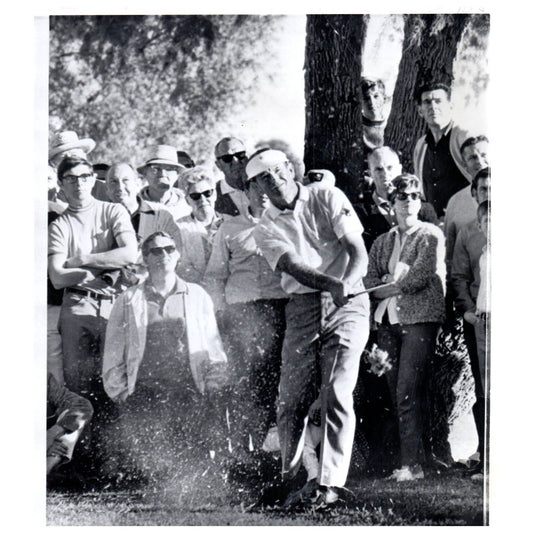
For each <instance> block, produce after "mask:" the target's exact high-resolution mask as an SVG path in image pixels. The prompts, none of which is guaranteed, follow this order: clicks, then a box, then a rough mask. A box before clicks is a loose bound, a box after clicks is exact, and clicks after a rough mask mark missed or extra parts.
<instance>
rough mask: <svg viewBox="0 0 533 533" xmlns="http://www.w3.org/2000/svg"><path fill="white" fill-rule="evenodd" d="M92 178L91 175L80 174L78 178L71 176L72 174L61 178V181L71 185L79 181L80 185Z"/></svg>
mask: <svg viewBox="0 0 533 533" xmlns="http://www.w3.org/2000/svg"><path fill="white" fill-rule="evenodd" d="M92 177H93V175H92V174H81V175H79V176H73V175H72V174H68V175H67V176H63V177H62V178H61V181H64V182H65V183H70V184H71V185H73V184H74V183H76V182H78V181H81V182H82V183H87V182H88V181H89V180H90V179H91V178H92Z"/></svg>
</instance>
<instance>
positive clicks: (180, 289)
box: [144, 276, 188, 300]
mask: <svg viewBox="0 0 533 533" xmlns="http://www.w3.org/2000/svg"><path fill="white" fill-rule="evenodd" d="M144 291H145V294H146V298H147V299H149V300H157V299H161V298H162V296H161V294H159V293H158V292H157V291H156V290H155V289H154V287H153V285H152V284H151V283H150V279H148V280H147V281H146V283H145V284H144ZM186 292H188V291H187V284H186V283H185V282H184V281H183V280H182V279H181V278H179V277H178V276H176V283H175V284H174V288H173V289H172V291H170V292H169V293H168V295H167V296H166V298H168V297H169V296H172V295H174V294H182V293H186Z"/></svg>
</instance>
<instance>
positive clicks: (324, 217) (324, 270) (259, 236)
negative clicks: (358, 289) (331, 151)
mask: <svg viewBox="0 0 533 533" xmlns="http://www.w3.org/2000/svg"><path fill="white" fill-rule="evenodd" d="M298 189H299V192H298V198H297V200H296V205H295V207H294V209H293V210H289V209H286V210H283V211H282V210H280V209H278V208H276V207H275V206H271V207H269V208H268V209H267V211H266V212H265V213H264V214H263V217H262V218H261V220H260V221H259V224H258V225H257V227H256V229H255V231H254V236H255V239H256V241H257V244H258V246H259V248H260V249H261V251H262V253H263V255H264V257H265V258H266V260H267V261H268V263H269V265H270V267H271V268H272V269H273V270H274V269H275V268H276V266H277V264H278V261H279V259H280V257H281V256H282V255H284V254H285V253H287V252H290V251H293V252H296V253H297V254H298V255H299V256H300V257H301V259H302V260H303V261H304V262H305V263H306V265H308V266H309V267H311V268H314V269H316V270H318V271H319V272H320V273H321V274H326V275H329V276H333V277H335V278H338V279H343V278H344V275H345V272H346V268H347V266H348V262H349V255H348V252H347V250H346V249H345V248H344V247H343V246H342V244H341V242H340V239H341V238H342V237H344V236H345V235H348V234H350V233H356V234H358V235H361V234H362V233H363V226H362V225H361V222H360V221H359V218H358V217H357V215H356V213H355V211H354V209H353V207H352V205H351V203H350V201H349V200H348V198H346V196H345V195H344V193H343V192H342V191H341V190H340V189H338V188H337V187H330V188H324V189H319V188H309V187H304V186H303V185H301V184H299V183H298ZM281 287H282V288H283V290H284V291H285V292H287V293H289V294H304V293H308V292H315V291H316V289H313V288H311V287H307V286H305V285H302V284H301V283H299V282H298V281H296V280H295V279H294V278H293V277H292V276H291V275H289V274H287V273H285V272H283V273H282V276H281Z"/></svg>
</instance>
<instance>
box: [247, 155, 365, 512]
mask: <svg viewBox="0 0 533 533" xmlns="http://www.w3.org/2000/svg"><path fill="white" fill-rule="evenodd" d="M246 173H247V175H248V177H249V178H254V179H255V180H256V181H257V184H258V185H259V187H260V188H261V190H262V191H263V192H264V193H265V194H266V195H267V196H268V197H269V198H270V201H271V202H272V204H273V205H272V206H271V207H270V208H269V209H267V211H266V212H265V213H264V214H263V216H262V217H261V220H260V221H259V223H258V225H257V227H256V229H255V230H254V236H255V239H256V242H257V244H258V246H259V249H260V250H261V252H262V253H263V255H264V257H265V259H266V260H267V261H268V263H269V265H270V267H271V268H272V269H273V270H275V269H277V270H278V271H280V272H281V287H282V288H283V289H284V290H285V292H287V293H288V294H289V296H290V299H289V302H288V304H287V307H286V309H285V316H286V320H287V329H286V331H285V338H284V341H283V349H282V366H281V378H280V385H279V404H278V416H277V422H278V430H279V436H280V444H281V454H282V474H283V476H284V478H285V479H287V480H289V479H292V478H293V477H294V476H295V475H296V473H297V472H298V470H299V467H300V465H301V461H302V450H303V439H304V435H305V425H306V417H307V414H308V412H309V408H310V406H311V404H312V403H313V401H314V400H315V399H316V392H317V391H316V383H317V381H318V382H321V384H322V385H321V390H320V398H321V405H322V414H323V418H322V428H321V429H322V444H321V458H320V468H319V472H318V477H317V478H316V479H314V480H311V481H309V482H308V483H310V484H311V485H312V486H310V487H309V489H310V490H308V491H304V492H305V493H306V494H309V497H308V499H306V501H305V502H304V503H307V504H309V505H311V506H313V505H318V506H324V505H329V504H332V503H334V502H335V501H337V499H338V498H339V489H340V487H343V486H344V484H345V482H346V478H347V475H348V468H349V465H350V457H351V451H352V446H353V439H354V432H355V413H354V410H353V397H352V393H353V390H354V388H355V384H356V382H357V375H358V370H359V359H360V356H361V353H362V351H363V348H364V347H365V343H366V340H367V338H368V331H369V300H368V295H367V294H360V295H358V296H352V295H354V294H355V293H357V292H359V291H361V290H363V288H364V287H363V282H362V278H363V276H364V275H365V273H366V268H367V263H368V256H367V253H366V249H365V245H364V242H363V238H362V233H363V227H362V225H361V223H360V222H359V219H358V218H357V215H356V214H355V212H354V210H353V207H352V205H351V204H350V202H349V200H348V199H347V198H346V196H345V195H344V193H343V192H342V191H341V190H340V189H337V188H336V187H328V188H315V187H306V186H303V185H302V184H300V183H297V182H295V180H294V174H295V173H294V169H293V167H292V165H291V163H290V162H289V161H288V159H287V157H286V155H285V154H284V153H283V152H281V151H278V150H266V151H262V152H258V153H256V154H254V155H253V156H251V157H250V160H249V161H248V164H247V166H246Z"/></svg>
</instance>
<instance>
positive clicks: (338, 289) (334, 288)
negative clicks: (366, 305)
mask: <svg viewBox="0 0 533 533" xmlns="http://www.w3.org/2000/svg"><path fill="white" fill-rule="evenodd" d="M329 292H330V294H331V297H332V298H333V303H334V304H335V305H336V306H337V307H342V306H343V305H346V304H347V303H348V301H349V298H348V296H349V294H350V289H349V287H348V285H346V283H344V282H343V281H341V280H340V279H337V280H334V281H332V282H331V287H330V289H329Z"/></svg>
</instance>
